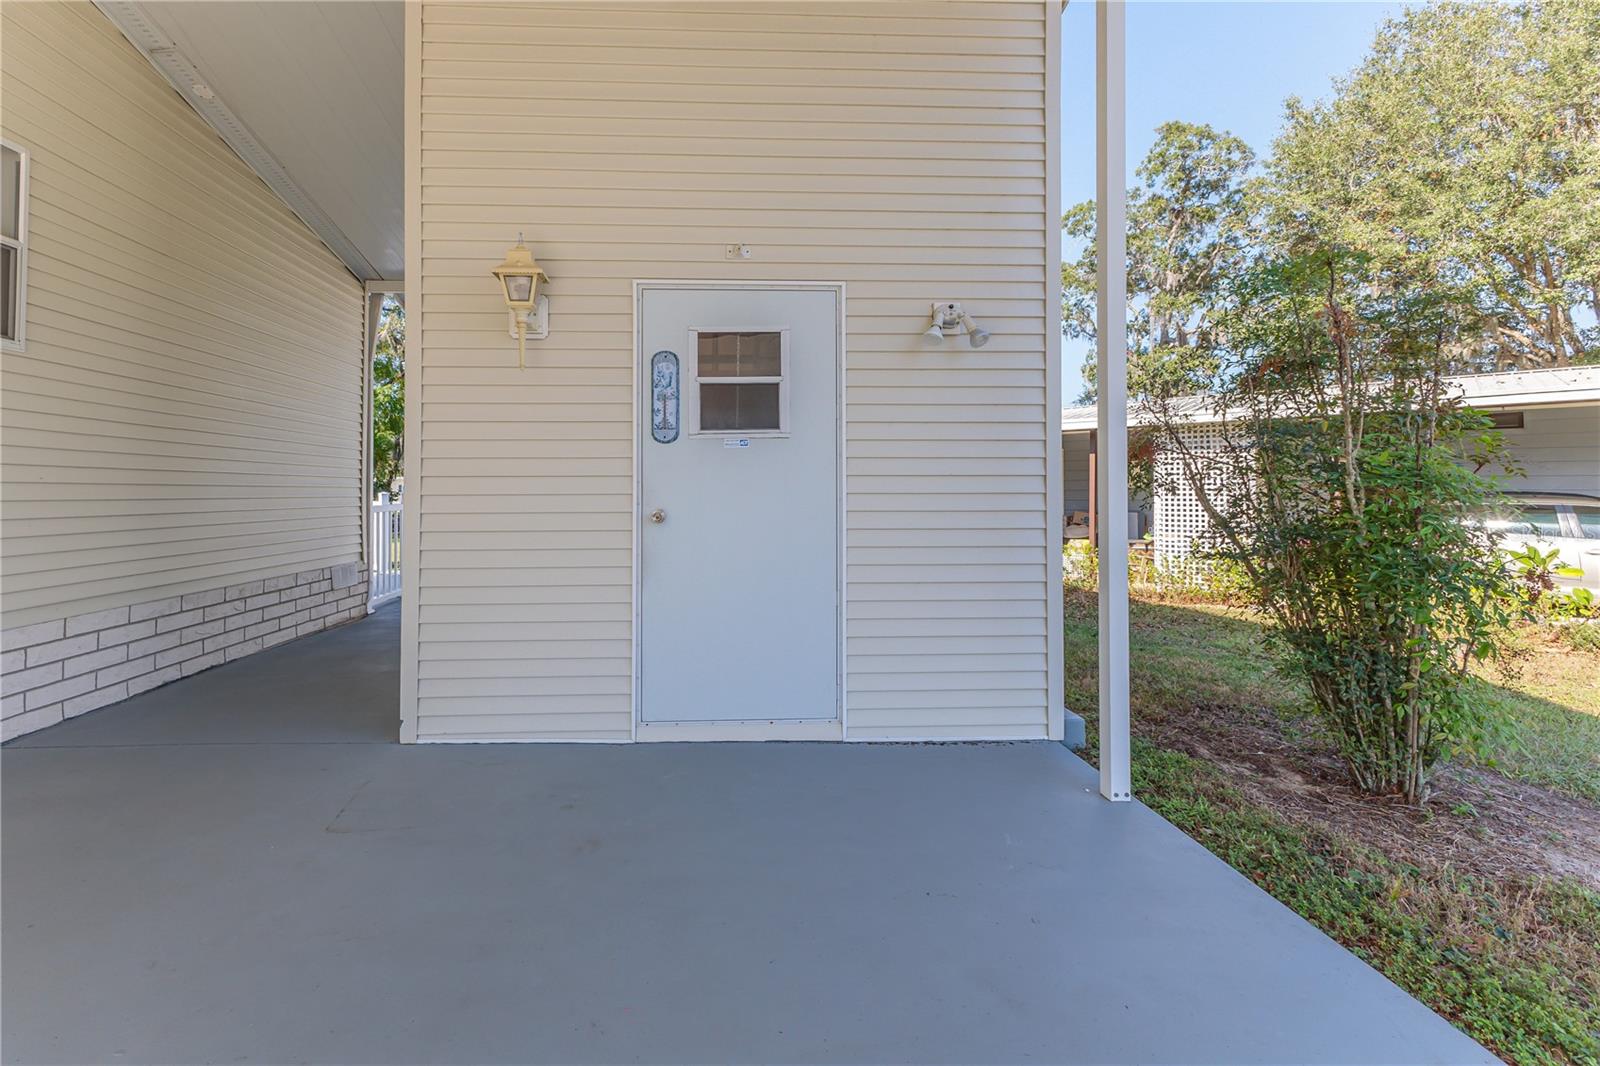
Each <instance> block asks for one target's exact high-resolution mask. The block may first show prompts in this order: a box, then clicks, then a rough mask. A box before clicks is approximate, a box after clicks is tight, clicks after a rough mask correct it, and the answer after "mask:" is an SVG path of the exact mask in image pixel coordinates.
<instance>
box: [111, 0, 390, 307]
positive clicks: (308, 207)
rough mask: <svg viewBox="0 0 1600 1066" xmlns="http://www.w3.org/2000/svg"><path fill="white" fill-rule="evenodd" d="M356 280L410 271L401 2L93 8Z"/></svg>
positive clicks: (161, 3)
mask: <svg viewBox="0 0 1600 1066" xmlns="http://www.w3.org/2000/svg"><path fill="white" fill-rule="evenodd" d="M97 5H98V7H99V8H100V10H101V11H103V12H104V13H105V15H106V17H108V18H109V19H111V21H112V22H113V23H115V24H116V26H117V28H118V29H120V30H121V31H122V33H123V35H124V36H126V37H127V38H128V40H130V41H131V42H133V45H134V47H136V48H138V49H139V51H141V52H143V53H144V54H145V56H146V57H147V58H149V60H150V62H151V63H152V64H153V65H154V66H155V68H156V69H157V70H158V71H160V72H161V74H162V75H163V76H164V77H165V78H166V79H167V80H168V81H169V82H171V83H172V86H173V87H174V88H175V89H177V90H178V92H179V94H180V95H182V96H183V98H184V99H185V100H187V101H188V102H189V104H190V106H192V107H193V108H194V109H195V110H196V111H197V112H199V113H200V115H201V116H202V117H203V118H204V119H205V120H206V121H207V122H208V123H210V124H211V126H212V127H213V128H215V129H216V131H217V132H218V133H219V134H220V135H221V136H222V138H223V140H225V141H227V142H228V144H229V145H230V146H231V147H232V148H233V150H234V151H236V152H238V153H239V155H240V157H241V158H243V159H244V161H245V162H246V163H248V164H249V165H250V166H251V168H252V169H253V170H255V172H256V173H257V174H259V175H261V178H262V180H264V181H265V182H266V183H267V184H268V185H269V186H271V187H272V188H273V190H274V191H275V192H277V194H278V195H279V196H280V197H282V199H283V200H284V202H285V203H286V204H288V205H289V207H290V208H291V209H292V210H293V211H294V212H295V213H296V214H298V215H299V216H300V217H301V218H302V219H304V220H305V222H306V224H307V225H308V226H310V227H311V228H312V229H313V230H315V231H316V232H317V234H318V235H319V236H320V237H321V238H322V239H323V241H324V242H325V243H326V244H327V245H328V247H329V248H331V249H332V250H333V251H334V253H335V254H336V255H338V256H339V258H340V259H342V260H343V261H344V263H345V265H346V266H348V267H349V268H350V270H351V272H352V273H354V274H355V275H356V276H357V277H359V278H361V279H363V280H367V281H372V280H379V279H382V280H399V279H400V278H401V277H402V276H403V273H404V263H405V183H404V173H403V165H404V161H405V148H404V143H405V142H404V138H405V99H404V95H405V94H404V88H405V48H404V41H405V8H404V5H403V4H402V3H400V2H399V0H386V2H374V0H272V2H262V3H249V2H244V0H206V2H198V3H191V2H173V0H151V2H145V3H135V2H124V0H97Z"/></svg>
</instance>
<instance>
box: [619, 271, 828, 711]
mask: <svg viewBox="0 0 1600 1066" xmlns="http://www.w3.org/2000/svg"><path fill="white" fill-rule="evenodd" d="M649 289H666V290H673V289H710V290H717V291H726V292H738V291H760V290H771V289H778V290H783V289H808V290H817V289H823V290H829V291H832V292H834V293H836V294H837V296H838V300H837V303H836V304H835V321H834V331H835V338H836V339H835V343H836V344H837V346H838V353H839V358H838V368H837V374H836V381H835V404H836V420H837V426H838V432H839V449H838V464H837V469H836V471H835V480H836V484H837V486H838V493H839V498H838V503H839V510H838V516H839V520H838V528H837V530H836V531H835V540H836V550H837V552H838V564H837V565H838V588H837V590H836V602H837V604H838V612H839V614H838V632H839V647H838V677H837V698H838V711H839V715H838V718H837V720H831V719H830V720H824V721H814V722H789V721H775V722H708V723H691V724H685V725H677V724H666V723H647V722H644V721H643V720H642V715H643V711H644V703H643V701H644V686H643V685H642V684H641V681H642V678H641V676H640V666H641V662H640V656H639V644H640V640H641V639H642V638H643V614H642V613H641V608H642V606H643V602H644V598H643V578H644V575H643V571H642V569H641V568H640V563H641V561H642V560H643V558H644V543H643V539H644V512H643V507H644V496H643V494H642V493H641V492H640V487H641V486H642V485H643V483H644V417H643V415H644V410H643V408H642V407H641V406H640V397H641V393H642V391H643V390H642V387H641V385H642V381H643V379H642V377H641V374H642V373H643V371H642V367H643V366H644V359H645V355H644V315H643V313H642V312H643V308H644V294H645V292H646V291H647V290H649ZM845 321H846V318H845V283H844V282H842V281H701V280H693V279H689V280H682V281H676V280H668V279H663V280H654V279H652V280H639V281H635V282H634V283H633V379H632V391H633V400H632V404H631V407H632V411H633V604H632V612H633V641H632V648H631V652H630V654H631V656H632V660H633V661H632V677H633V682H632V684H633V715H632V723H631V726H632V730H633V739H634V740H637V741H674V740H679V741H683V740H689V741H694V740H843V739H845V737H846V736H847V735H848V721H849V708H848V700H847V699H846V692H847V689H848V687H847V685H846V659H845V649H846V644H845V588H846V585H847V582H846V581H845V546H844V531H845V529H846V524H845V514H846V508H847V507H848V506H849V499H850V497H849V493H848V492H846V491H845V477H846V474H845V470H846V467H845V449H846V447H847V445H848V442H849V434H848V433H847V432H846V427H847V426H848V424H849V423H848V413H847V410H846V405H845V388H844V383H845V366H846V361H847V352H846V348H845Z"/></svg>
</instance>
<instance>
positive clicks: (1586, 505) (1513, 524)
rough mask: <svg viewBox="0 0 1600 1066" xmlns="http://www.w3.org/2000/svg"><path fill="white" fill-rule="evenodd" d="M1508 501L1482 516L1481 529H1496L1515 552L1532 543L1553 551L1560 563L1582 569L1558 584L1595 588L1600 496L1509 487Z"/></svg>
mask: <svg viewBox="0 0 1600 1066" xmlns="http://www.w3.org/2000/svg"><path fill="white" fill-rule="evenodd" d="M1507 496H1508V498H1509V501H1510V502H1509V503H1508V504H1506V505H1504V506H1501V507H1498V508H1496V509H1495V510H1494V511H1492V512H1490V513H1489V514H1487V515H1485V516H1484V518H1483V524H1484V526H1485V527H1486V528H1488V529H1490V530H1493V531H1494V532H1497V533H1499V534H1500V535H1501V536H1502V538H1503V540H1502V544H1503V545H1504V547H1506V548H1508V549H1510V550H1512V551H1515V550H1517V549H1520V548H1523V547H1526V546H1527V545H1529V544H1534V545H1537V546H1538V547H1539V550H1540V551H1546V552H1548V551H1558V552H1560V553H1561V564H1562V565H1563V566H1570V567H1572V568H1574V569H1579V570H1582V571H1583V577H1581V578H1578V577H1562V578H1559V579H1558V583H1559V584H1562V585H1586V586H1588V587H1590V588H1600V497H1597V496H1583V495H1579V494H1577V493H1552V492H1512V493H1508V494H1507Z"/></svg>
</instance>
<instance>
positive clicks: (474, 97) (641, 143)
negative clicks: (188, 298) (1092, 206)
mask: <svg viewBox="0 0 1600 1066" xmlns="http://www.w3.org/2000/svg"><path fill="white" fill-rule="evenodd" d="M1052 12H1055V13H1056V14H1058V13H1059V4H1058V3H1057V4H1051V3H1033V2H1025V3H1024V2H1019V3H953V2H950V3H947V2H905V3H854V4H849V5H832V6H828V7H827V9H826V11H821V10H819V7H818V5H814V4H800V3H791V4H769V3H763V4H710V3H679V4H644V3H633V4H620V3H619V4H608V3H583V4H572V3H568V4H554V3H552V4H520V5H514V6H513V5H504V6H500V5H487V4H454V3H452V4H428V5H425V6H424V7H423V9H422V11H421V14H420V29H421V34H420V45H419V46H418V47H417V49H416V51H415V52H414V54H413V55H412V57H411V62H412V63H413V69H412V71H411V76H410V77H409V78H408V84H409V85H410V87H411V91H412V92H415V93H417V94H418V100H417V101H416V103H419V104H420V114H416V113H414V114H413V116H412V123H413V125H412V130H413V133H414V135H418V136H420V142H419V143H418V144H417V145H416V146H415V151H414V152H413V154H412V157H411V159H412V165H413V166H415V167H417V168H418V177H419V183H420V194H419V196H418V197H417V200H416V202H415V204H414V210H415V211H417V212H418V213H419V214H420V219H421V226H420V236H419V244H418V245H417V246H416V247H414V250H413V251H414V255H416V256H417V257H419V260H420V266H419V267H416V268H410V269H408V275H410V276H411V281H412V283H413V286H414V287H413V290H412V293H413V296H412V305H411V306H412V312H413V315H414V318H413V329H412V335H413V337H416V338H419V339H420V342H421V357H420V361H418V360H415V359H414V361H413V364H412V366H413V369H414V370H415V371H417V372H418V373H417V374H416V377H420V387H419V388H418V389H417V391H416V392H415V393H414V394H413V396H412V397H411V399H413V401H414V402H415V403H416V405H417V406H416V407H415V408H414V410H416V411H417V413H418V417H417V418H416V419H415V420H414V421H413V423H412V424H413V425H416V426H417V427H418V433H417V435H418V437H419V439H418V440H417V442H416V444H415V446H414V450H413V451H412V453H411V455H412V457H413V459H414V460H415V461H414V463H413V465H412V466H411V467H410V468H409V471H408V486H409V488H410V489H411V494H410V496H409V498H408V507H417V509H418V516H417V518H416V521H417V522H418V523H419V526H420V529H419V532H420V536H419V537H418V538H417V545H418V548H417V550H418V564H419V571H418V579H419V580H418V582H417V590H416V593H415V594H414V595H413V594H412V593H411V592H410V591H409V590H408V600H409V601H410V602H409V603H408V606H409V607H411V608H413V609H415V610H416V612H417V614H416V617H415V622H414V625H415V627H416V628H415V635H416V649H415V655H416V663H415V670H416V673H415V682H414V683H415V699H416V718H415V724H414V728H415V733H416V737H417V738H418V739H421V740H473V739H501V738H503V739H585V740H626V739H628V738H629V737H630V735H631V733H632V720H633V704H632V691H633V681H632V669H633V666H632V643H631V641H632V594H633V582H634V574H633V571H632V566H633V550H632V546H633V534H632V529H633V497H632V493H633V482H632V477H633V458H632V455H633V451H632V434H633V430H632V421H631V419H632V416H633V403H634V385H633V381H634V378H633V358H634V355H633V343H634V341H633V327H634V322H633V304H632V284H633V282H634V281H635V280H638V279H657V280H660V279H696V280H722V281H740V280H749V281H822V282H843V283H845V286H846V292H847V302H846V310H847V319H846V342H845V346H846V353H845V365H846V403H847V410H848V415H847V417H848V433H847V438H846V442H845V455H846V459H845V464H846V507H847V527H846V531H845V551H846V560H845V562H846V602H847V612H846V619H845V624H846V631H847V644H846V664H845V665H846V677H847V682H846V705H847V716H848V730H849V736H850V737H851V738H852V739H873V738H895V737H908V738H909V737H920V738H971V737H1042V736H1044V735H1046V732H1047V714H1046V706H1047V702H1048V701H1047V696H1046V692H1047V687H1048V685H1047V655H1046V648H1047V622H1046V619H1047V615H1048V613H1049V611H1048V608H1047V604H1048V603H1049V602H1050V599H1049V579H1048V574H1049V572H1050V571H1049V567H1048V565H1047V563H1048V561H1049V557H1050V556H1051V555H1052V554H1058V553H1056V552H1055V548H1054V543H1055V539H1056V538H1055V535H1054V533H1053V529H1054V527H1055V525H1057V524H1058V523H1059V520H1058V519H1057V518H1056V517H1055V516H1054V515H1050V516H1049V518H1048V521H1047V507H1048V504H1047V499H1046V466H1047V460H1048V461H1050V462H1054V458H1053V457H1052V456H1050V454H1049V453H1051V452H1052V451H1054V450H1055V449H1057V448H1058V447H1059V441H1058V438H1057V433H1058V430H1057V429H1055V428H1054V426H1053V423H1054V422H1055V421H1056V420H1058V419H1059V410H1052V409H1051V408H1052V407H1056V408H1058V407H1059V403H1058V402H1057V401H1058V397H1056V396H1054V395H1053V394H1051V390H1050V389H1049V386H1048V378H1049V375H1050V370H1049V366H1048V364H1049V362H1050V359H1051V357H1050V355H1049V354H1048V353H1049V351H1050V347H1049V339H1050V333H1051V331H1053V330H1054V329H1055V326H1054V322H1055V320H1056V319H1055V306H1054V304H1055V300H1056V295H1055V291H1054V289H1053V288H1051V287H1050V286H1049V282H1048V279H1050V278H1051V277H1052V276H1053V275H1054V273H1055V272H1056V271H1057V270H1058V269H1059V267H1058V265H1057V264H1056V263H1055V260H1056V259H1057V258H1058V254H1057V247H1056V245H1057V240H1056V238H1055V236H1054V233H1055V230H1056V223H1055V221H1054V220H1053V219H1052V218H1051V217H1050V214H1051V206H1050V204H1051V201H1050V200H1049V198H1048V197H1047V185H1048V178H1047V174H1048V169H1049V168H1048V167H1047V162H1046V156H1047V149H1046V128H1047V124H1048V116H1049V115H1050V114H1051V113H1052V112H1051V109H1050V108H1049V106H1048V101H1047V97H1048V93H1047V82H1048V78H1047V55H1046V41H1047V28H1048V23H1047V18H1048V17H1051V13H1052ZM417 25H418V24H417V23H415V22H414V23H413V28H416V26H417ZM414 106H415V105H414ZM518 231H523V232H525V233H526V236H527V240H528V243H529V245H530V246H531V247H532V248H533V249H534V252H535V254H536V255H537V256H538V258H539V260H540V262H541V263H542V264H543V265H544V266H545V267H546V269H547V270H548V271H549V273H550V279H551V280H550V282H549V283H548V286H547V287H546V288H545V289H543V290H542V291H545V292H547V293H548V294H549V297H550V330H551V332H550V337H549V339H548V340H545V341H538V342H530V343H529V346H528V369H527V370H526V371H519V370H518V369H517V365H516V360H517V353H516V345H515V342H514V341H512V340H510V339H509V338H508V337H507V333H506V313H505V309H504V306H503V304H502V303H501V301H500V299H499V296H498V294H497V291H496V288H495V286H494V284H493V282H492V280H491V279H490V278H489V277H488V273H487V272H488V270H489V268H490V267H491V266H493V265H494V264H495V263H497V262H498V261H499V260H500V258H501V257H502V256H503V255H504V253H505V250H506V248H507V246H508V245H510V244H511V243H512V242H514V241H515V240H516V237H517V234H518ZM731 243H744V244H746V245H749V246H750V247H751V249H752V255H751V257H750V258H749V259H748V260H742V261H734V262H730V261H729V260H728V259H727V258H726V257H725V251H724V249H725V245H727V244H731ZM418 283H420V285H419V284H418ZM939 299H956V300H961V301H963V302H964V304H965V305H966V307H967V308H968V310H969V311H970V312H971V313H972V314H973V315H975V316H976V317H977V318H978V319H979V320H980V321H981V322H982V324H983V325H984V326H985V327H987V328H988V329H990V330H992V331H993V332H994V339H993V341H992V342H991V343H990V344H989V345H988V347H986V348H984V349H982V350H981V351H974V350H973V349H971V348H969V347H968V346H967V344H966V340H965V338H961V339H959V340H951V341H948V342H946V343H945V345H944V346H943V347H942V348H940V349H938V350H936V351H930V350H929V349H927V348H925V347H923V346H922V344H921V343H920V339H919V334H920V333H921V331H922V330H923V329H924V328H926V325H927V320H928V313H929V304H930V302H931V301H933V300H939ZM416 377H414V380H416ZM1047 427H1048V431H1047ZM413 477H415V478H417V480H412V478H413ZM417 505H420V506H419V507H418V506H417ZM1057 561H1059V560H1057ZM784 580H786V577H785V575H784V574H783V573H782V567H781V561H779V560H774V575H773V590H774V594H778V595H781V592H782V587H783V581H784ZM408 651H409V649H408ZM409 683H410V682H409V679H408V684H409ZM402 699H403V702H404V700H405V694H404V693H403V696H402Z"/></svg>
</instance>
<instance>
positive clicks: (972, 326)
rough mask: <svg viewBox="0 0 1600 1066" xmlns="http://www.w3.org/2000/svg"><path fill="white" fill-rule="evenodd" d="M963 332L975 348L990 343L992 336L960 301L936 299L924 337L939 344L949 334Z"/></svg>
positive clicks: (931, 342) (929, 341) (923, 332)
mask: <svg viewBox="0 0 1600 1066" xmlns="http://www.w3.org/2000/svg"><path fill="white" fill-rule="evenodd" d="M963 333H965V334H966V335H967V343H968V344H970V345H972V346H973V347H974V348H982V347H983V346H984V345H985V344H988V343H989V337H990V336H991V334H990V333H989V331H988V330H986V329H984V328H983V327H982V326H980V325H978V324H977V323H976V322H974V321H973V320H972V316H971V315H969V314H967V312H966V311H964V310H962V307H961V305H960V304H959V303H954V302H952V301H943V302H937V301H936V302H935V303H934V305H933V316H932V321H931V322H930V323H929V325H928V328H927V329H925V330H923V331H922V337H923V339H924V340H925V341H926V342H927V343H929V344H938V343H940V342H941V341H943V340H944V339H945V336H946V335H948V334H955V335H957V336H959V335H960V334H963Z"/></svg>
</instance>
